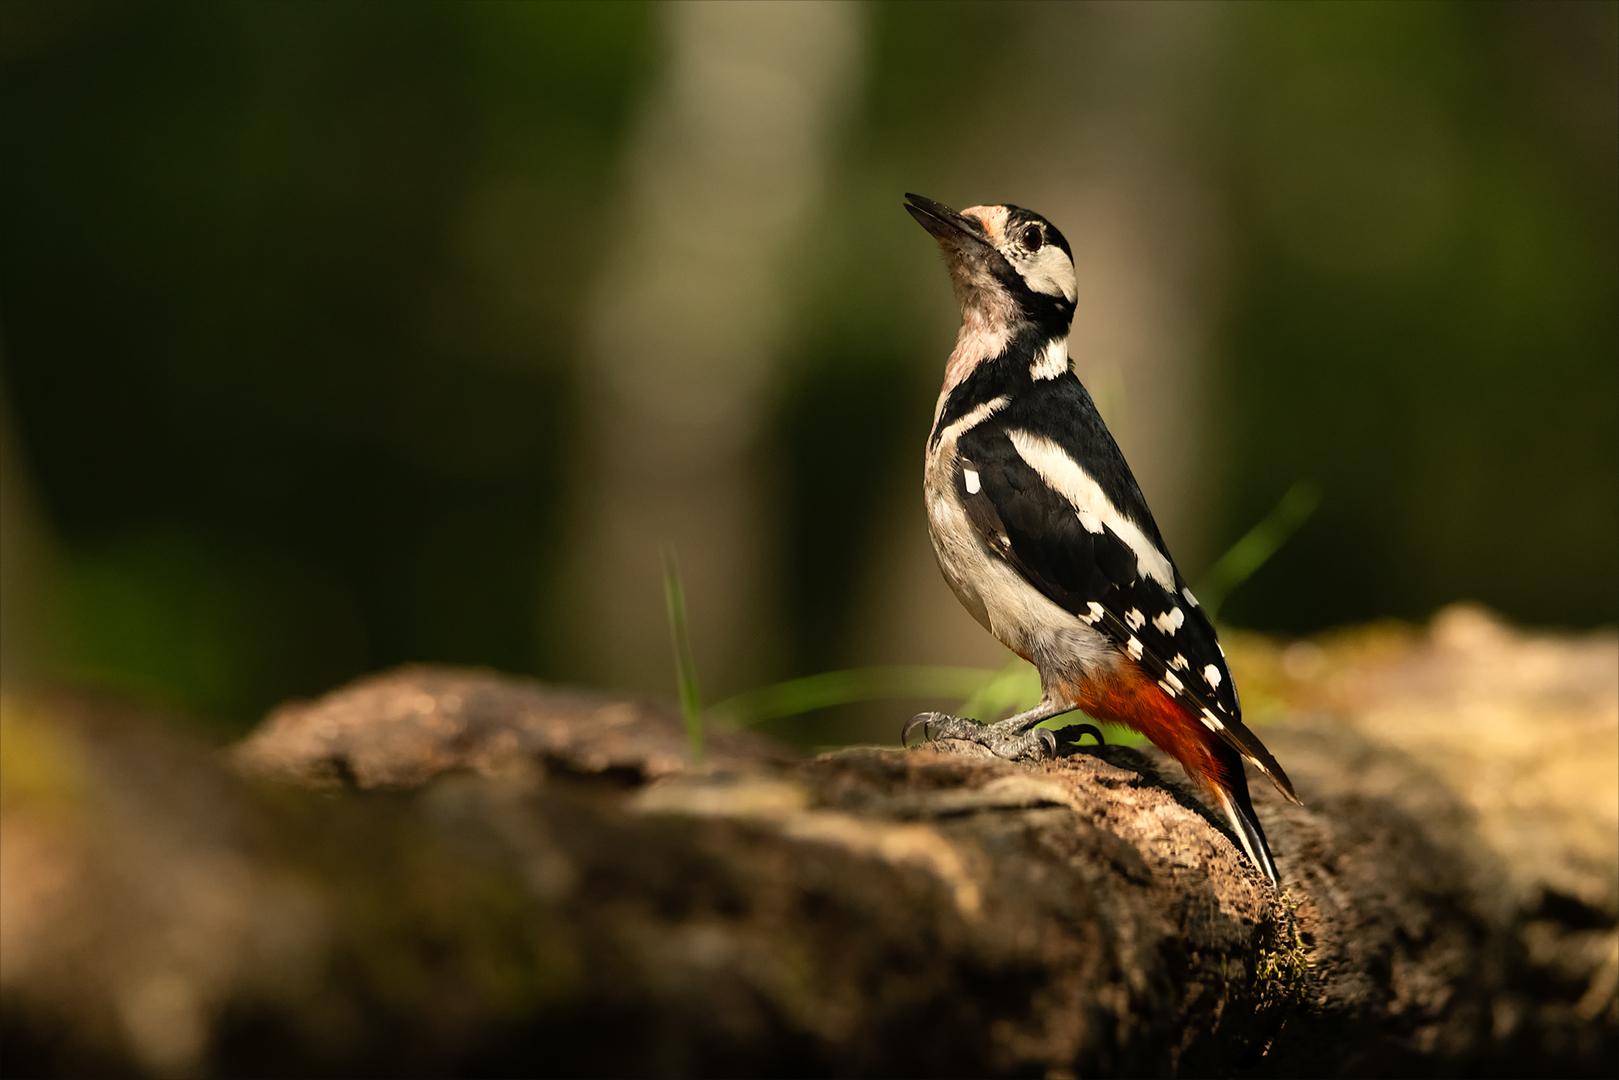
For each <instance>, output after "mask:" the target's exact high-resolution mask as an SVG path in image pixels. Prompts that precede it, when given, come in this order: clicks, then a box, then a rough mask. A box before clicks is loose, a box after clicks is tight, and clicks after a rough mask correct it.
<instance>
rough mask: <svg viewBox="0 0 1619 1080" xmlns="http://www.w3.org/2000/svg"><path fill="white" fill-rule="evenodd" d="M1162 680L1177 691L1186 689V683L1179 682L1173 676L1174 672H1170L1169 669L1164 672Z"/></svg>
mask: <svg viewBox="0 0 1619 1080" xmlns="http://www.w3.org/2000/svg"><path fill="white" fill-rule="evenodd" d="M1164 681H1165V682H1167V683H1168V684H1169V685H1170V686H1173V687H1174V688H1175V689H1176V690H1177V691H1180V690H1185V689H1186V684H1185V683H1183V682H1181V681H1180V680H1179V679H1177V678H1175V674H1174V672H1171V671H1166V672H1164Z"/></svg>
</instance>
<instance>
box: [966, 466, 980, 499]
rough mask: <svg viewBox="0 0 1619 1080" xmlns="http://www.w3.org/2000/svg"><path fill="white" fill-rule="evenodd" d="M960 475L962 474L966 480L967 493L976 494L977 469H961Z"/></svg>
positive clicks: (977, 489)
mask: <svg viewBox="0 0 1619 1080" xmlns="http://www.w3.org/2000/svg"><path fill="white" fill-rule="evenodd" d="M962 475H963V477H964V479H965V480H966V481H967V494H969V495H977V494H978V491H979V483H978V470H977V469H963V470H962Z"/></svg>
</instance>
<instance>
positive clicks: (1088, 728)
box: [1063, 724, 1107, 746]
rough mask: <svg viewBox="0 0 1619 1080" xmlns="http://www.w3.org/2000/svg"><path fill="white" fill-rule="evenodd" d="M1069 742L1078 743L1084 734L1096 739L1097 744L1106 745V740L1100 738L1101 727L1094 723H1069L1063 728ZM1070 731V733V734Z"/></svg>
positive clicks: (1076, 744)
mask: <svg viewBox="0 0 1619 1080" xmlns="http://www.w3.org/2000/svg"><path fill="white" fill-rule="evenodd" d="M1063 732H1064V734H1065V735H1066V736H1067V739H1068V741H1069V742H1070V743H1072V744H1073V745H1075V746H1078V745H1079V740H1080V739H1081V738H1083V737H1084V736H1086V735H1089V736H1090V737H1091V738H1093V739H1095V740H1096V745H1097V746H1106V745H1107V740H1106V739H1104V738H1102V729H1101V728H1099V727H1097V726H1096V725H1095V724H1069V725H1068V726H1067V727H1066V728H1064V729H1063ZM1070 733H1071V734H1070Z"/></svg>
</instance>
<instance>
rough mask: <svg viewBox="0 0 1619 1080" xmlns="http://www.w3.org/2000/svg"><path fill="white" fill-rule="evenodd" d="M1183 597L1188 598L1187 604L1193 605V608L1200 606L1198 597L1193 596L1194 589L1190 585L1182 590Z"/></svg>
mask: <svg viewBox="0 0 1619 1080" xmlns="http://www.w3.org/2000/svg"><path fill="white" fill-rule="evenodd" d="M1181 595H1182V596H1184V597H1186V602H1187V603H1188V604H1191V605H1192V606H1193V607H1197V606H1198V604H1197V597H1195V596H1193V595H1192V588H1191V586H1189V585H1188V586H1187V587H1186V588H1184V589H1182V590H1181Z"/></svg>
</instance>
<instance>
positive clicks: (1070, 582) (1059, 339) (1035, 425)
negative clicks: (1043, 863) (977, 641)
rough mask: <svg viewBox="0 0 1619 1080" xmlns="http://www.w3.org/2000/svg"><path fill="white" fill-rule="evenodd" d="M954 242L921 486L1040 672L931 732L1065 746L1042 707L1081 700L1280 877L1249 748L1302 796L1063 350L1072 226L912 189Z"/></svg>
mask: <svg viewBox="0 0 1619 1080" xmlns="http://www.w3.org/2000/svg"><path fill="white" fill-rule="evenodd" d="M906 199H907V200H908V201H909V205H908V206H906V209H907V210H908V211H910V213H911V216H912V217H914V218H916V220H917V221H918V222H920V223H921V225H922V227H923V228H924V229H926V230H927V231H928V232H930V233H932V234H933V236H934V237H935V238H936V239H937V240H938V241H939V246H940V247H941V248H943V250H944V257H945V263H946V266H947V267H948V269H949V271H950V280H951V283H952V284H953V285H954V287H955V294H956V301H957V303H958V304H959V305H960V306H961V330H960V332H959V333H958V334H957V336H956V347H955V350H954V351H953V352H952V353H951V354H950V359H949V361H948V362H947V363H946V364H945V371H944V389H943V390H942V391H941V392H940V394H939V403H938V405H937V407H936V408H935V409H934V414H933V431H932V434H931V435H929V437H928V444H927V458H926V471H925V474H924V484H923V486H924V493H925V496H926V499H927V512H928V531H929V533H930V535H931V536H932V539H933V550H934V552H935V553H936V554H937V555H938V559H939V567H940V569H941V570H943V571H944V577H945V580H946V581H948V582H949V583H950V587H951V589H953V590H954V591H955V594H956V596H957V598H958V599H960V601H961V603H962V605H963V606H964V607H966V609H967V610H968V611H969V612H971V613H972V615H973V617H974V618H975V619H977V620H978V621H979V623H981V624H982V625H983V626H984V628H985V629H987V630H988V631H989V632H990V633H992V634H994V635H995V636H996V637H997V638H999V639H1000V640H1001V642H1002V643H1003V644H1005V645H1006V647H1007V648H1009V649H1011V650H1012V651H1013V652H1015V653H1017V654H1018V655H1019V656H1021V657H1023V658H1024V659H1025V660H1028V661H1029V662H1030V663H1032V664H1033V665H1034V666H1035V667H1036V668H1037V669H1038V670H1039V672H1040V686H1041V698H1040V703H1039V704H1038V705H1036V706H1035V707H1034V708H1032V709H1030V710H1028V711H1027V712H1023V713H1019V714H1018V715H1016V716H1013V717H1011V718H1009V719H1006V720H1002V721H1001V722H999V723H997V724H990V725H984V724H980V723H978V722H977V721H975V720H969V719H963V718H961V717H955V716H947V715H944V714H942V713H923V714H921V715H919V716H917V717H916V718H915V719H913V720H912V721H911V722H910V723H909V724H907V725H906V728H905V731H904V733H903V736H902V737H909V736H910V734H911V733H912V732H913V731H914V730H915V729H916V728H918V727H921V728H922V729H923V730H924V731H925V733H926V735H927V736H928V737H929V738H933V739H968V740H972V741H974V742H977V743H980V744H982V745H984V746H987V747H988V748H989V749H991V750H992V751H994V752H995V753H997V754H999V755H1001V756H1003V757H1023V756H1029V757H1041V756H1045V755H1048V754H1051V753H1053V752H1054V751H1055V749H1056V740H1055V738H1054V737H1053V736H1052V734H1051V732H1050V731H1048V730H1045V729H1043V728H1037V727H1036V726H1035V725H1037V724H1039V723H1040V722H1041V721H1042V720H1046V719H1049V718H1051V717H1053V716H1057V715H1060V714H1062V713H1065V712H1069V711H1071V710H1074V709H1082V710H1084V711H1085V712H1086V713H1088V714H1090V715H1091V716H1093V717H1096V718H1097V719H1101V720H1108V721H1112V722H1114V723H1119V724H1124V725H1126V726H1127V727H1130V728H1133V729H1134V730H1136V731H1139V732H1140V733H1141V734H1143V735H1145V736H1146V737H1147V738H1148V739H1149V740H1151V741H1152V742H1153V744H1154V745H1156V746H1158V747H1159V748H1160V749H1162V750H1163V751H1164V752H1165V753H1167V754H1169V755H1170V756H1172V757H1174V758H1175V759H1176V760H1177V761H1179V762H1180V763H1181V765H1182V766H1183V767H1184V768H1185V769H1186V772H1187V775H1188V776H1190V777H1191V778H1192V780H1193V781H1194V782H1195V783H1196V784H1197V785H1198V786H1199V787H1200V788H1202V789H1203V791H1204V792H1205V793H1206V794H1207V795H1208V796H1209V797H1210V799H1212V800H1213V801H1214V802H1216V803H1217V804H1218V805H1219V806H1220V808H1221V809H1222V810H1223V811H1224V812H1225V816H1226V817H1227V819H1229V821H1230V822H1231V827H1232V829H1233V830H1234V831H1235V833H1236V835H1237V837H1238V839H1239V840H1240V842H1241V843H1242V846H1243V849H1244V850H1245V851H1246V852H1247V853H1248V857H1249V858H1250V859H1252V860H1253V862H1254V864H1255V865H1256V866H1257V867H1258V868H1259V869H1260V871H1261V872H1262V873H1263V874H1264V875H1265V877H1266V878H1267V879H1269V881H1270V882H1271V884H1272V885H1275V884H1276V883H1277V880H1278V879H1277V875H1276V864H1275V861H1274V860H1273V859H1272V858H1271V853H1270V846H1269V845H1268V844H1267V843H1266V842H1265V831H1264V829H1262V828H1261V827H1260V824H1259V819H1258V817H1257V816H1255V814H1254V807H1253V802H1252V800H1251V799H1250V798H1249V795H1248V781H1247V778H1246V777H1245V776H1244V775H1243V767H1242V763H1243V761H1244V760H1245V759H1246V760H1247V761H1249V762H1252V763H1253V764H1254V766H1256V767H1257V768H1258V769H1259V771H1260V772H1262V773H1264V774H1265V775H1266V776H1268V777H1270V779H1271V780H1272V781H1273V782H1274V783H1275V784H1276V786H1277V787H1278V788H1279V789H1281V791H1282V793H1283V794H1284V795H1286V796H1287V797H1288V798H1289V799H1292V800H1293V801H1294V802H1297V801H1298V798H1297V796H1295V795H1294V793H1293V785H1292V783H1291V782H1290V781H1289V780H1288V779H1287V774H1286V773H1285V772H1283V771H1282V767H1281V766H1280V765H1279V764H1277V762H1276V759H1275V758H1273V757H1272V756H1271V754H1270V752H1269V751H1268V750H1266V749H1265V747H1264V744H1262V743H1261V742H1260V741H1259V739H1257V738H1256V737H1255V736H1254V734H1253V732H1251V731H1249V730H1248V729H1247V728H1246V727H1244V726H1243V723H1242V706H1241V704H1240V703H1239V702H1238V699H1237V688H1236V686H1235V685H1234V684H1233V683H1232V679H1231V672H1230V670H1229V669H1228V668H1227V667H1226V660H1225V653H1224V651H1223V650H1222V649H1221V648H1220V643H1219V640H1218V638H1217V637H1216V635H1215V630H1214V624H1213V623H1211V622H1210V621H1209V618H1208V616H1207V615H1206V614H1205V613H1204V612H1203V610H1202V608H1200V607H1199V606H1198V603H1197V599H1196V597H1194V596H1193V595H1192V591H1191V590H1190V589H1188V588H1187V587H1186V582H1185V580H1184V579H1183V578H1182V577H1181V574H1180V571H1179V570H1177V569H1176V568H1175V563H1174V560H1172V559H1171V558H1170V557H1169V551H1168V549H1167V548H1166V547H1165V546H1164V541H1163V538H1162V537H1161V536H1160V535H1159V534H1158V526H1157V525H1156V524H1155V523H1154V521H1153V518H1152V511H1150V510H1148V509H1147V502H1146V500H1145V499H1144V498H1143V497H1142V495H1141V488H1140V487H1139V486H1137V484H1136V480H1135V477H1134V476H1133V475H1132V474H1131V472H1130V466H1129V465H1127V464H1125V460H1124V455H1123V454H1121V453H1120V452H1119V447H1118V444H1116V443H1115V442H1114V441H1113V436H1112V435H1111V434H1109V432H1108V430H1107V426H1106V425H1105V424H1103V422H1102V418H1101V416H1100V415H1099V414H1098V413H1097V411H1096V406H1095V404H1093V403H1092V401H1091V396H1090V394H1089V393H1088V392H1087V391H1086V390H1085V387H1084V386H1083V385H1082V384H1081V383H1080V381H1079V379H1078V378H1077V377H1076V376H1075V375H1074V373H1073V371H1072V370H1071V368H1070V367H1069V362H1068V328H1069V324H1070V323H1071V322H1072V320H1073V317H1074V301H1075V298H1076V295H1077V294H1076V290H1075V279H1074V264H1073V258H1072V251H1071V249H1070V248H1069V246H1068V241H1067V240H1065V239H1064V238H1063V235H1062V233H1060V232H1058V231H1057V229H1056V228H1055V227H1053V226H1052V224H1051V223H1050V222H1049V221H1047V220H1046V219H1045V218H1043V217H1041V216H1040V215H1039V214H1036V213H1033V212H1031V211H1028V210H1023V209H1020V208H1019V207H1016V206H975V207H970V208H969V209H967V210H964V211H962V212H961V213H957V212H956V211H954V210H951V209H950V208H949V207H947V206H944V205H941V204H940V203H936V202H933V201H932V200H930V199H924V198H921V197H920V196H917V195H907V196H906Z"/></svg>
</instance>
